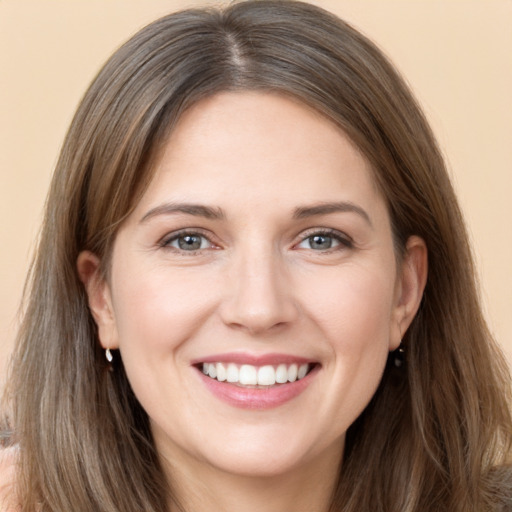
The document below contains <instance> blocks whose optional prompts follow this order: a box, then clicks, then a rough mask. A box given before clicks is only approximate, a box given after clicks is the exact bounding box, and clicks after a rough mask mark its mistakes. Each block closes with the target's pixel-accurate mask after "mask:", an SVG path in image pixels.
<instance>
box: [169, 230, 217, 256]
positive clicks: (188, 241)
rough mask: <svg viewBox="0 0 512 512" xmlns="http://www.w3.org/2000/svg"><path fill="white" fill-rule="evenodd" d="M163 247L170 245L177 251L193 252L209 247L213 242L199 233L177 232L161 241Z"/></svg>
mask: <svg viewBox="0 0 512 512" xmlns="http://www.w3.org/2000/svg"><path fill="white" fill-rule="evenodd" d="M161 245H162V246H163V247H172V248H174V249H178V250H179V251H187V252H194V251H200V250H202V249H209V248H211V247H212V246H213V244H212V243H211V242H210V240H208V238H206V237H205V236H204V235H201V234H200V233H178V234H174V235H171V236H170V237H168V238H166V239H165V240H163V241H162V243H161Z"/></svg>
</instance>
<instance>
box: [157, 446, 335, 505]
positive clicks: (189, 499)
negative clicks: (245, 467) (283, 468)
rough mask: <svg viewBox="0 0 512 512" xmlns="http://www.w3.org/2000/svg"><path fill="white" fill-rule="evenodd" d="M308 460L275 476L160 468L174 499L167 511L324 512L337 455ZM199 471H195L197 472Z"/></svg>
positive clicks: (330, 492) (217, 470)
mask: <svg viewBox="0 0 512 512" xmlns="http://www.w3.org/2000/svg"><path fill="white" fill-rule="evenodd" d="M330 451H331V453H327V454H322V455H321V456H320V457H317V458H316V459H314V460H310V461H308V463H307V464H305V465H304V466H305V467H300V468H299V469H298V470H293V471H289V472H286V473H284V474H278V475H275V474H273V475H265V476H246V475H236V474H232V473H228V472H224V471H221V470H219V469H218V468H213V467H212V466H206V467H205V466H204V465H202V464H201V463H199V462H198V463H197V464H198V465H200V466H201V467H200V468H199V467H190V466H188V467H184V466H183V465H181V464H177V463H176V464H173V465H172V466H171V465H170V464H169V463H164V464H165V466H166V471H167V474H168V475H169V478H170V481H171V482H172V489H173V491H174V495H175V498H177V502H178V503H179V504H180V505H179V506H178V505H176V504H171V505H170V506H169V510H170V511H171V512H210V511H211V512H214V511H215V512H217V511H218V510H222V511H223V512H239V511H240V510H243V511H244V512H261V510H265V512H311V511H312V510H314V511H315V512H328V510H329V508H330V502H331V497H332V494H333V492H334V487H335V485H336V481H337V477H338V470H339V461H340V459H341V451H340V450H337V449H333V447H331V450H330ZM198 469H199V470H198Z"/></svg>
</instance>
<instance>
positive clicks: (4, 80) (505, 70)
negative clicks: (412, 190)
mask: <svg viewBox="0 0 512 512" xmlns="http://www.w3.org/2000/svg"><path fill="white" fill-rule="evenodd" d="M205 3H210V4H219V3H220V2H204V1H203V2H194V1H193V0H192V1H182V0H0V219H1V220H0V240H1V245H0V381H1V377H2V374H3V371H2V365H4V364H5V361H6V358H7V354H8V353H9V350H10V347H11V346H12V343H13V338H14V332H15V329H16V310H17V305H18V302H19V300H20V296H21V290H22V286H23V280H24V276H25V273H26V271H27V267H28V264H29V259H30V258H29V255H30V253H31V251H32V249H33V247H34V239H35V237H36V235H37V231H38V226H39V222H40V217H41V211H42V207H43V202H44V198H45V194H46V189H47V186H48V182H49V179H50V174H51V171H52V167H53V166H54V164H55V161H56V157H57V153H58V150H59V146H60V144H61V141H62V139H63V136H64V133H65V130H66V128H67V125H68V124H69V122H70V119H71V116H72V113H73V111H74V109H75V107H76V105H77V102H78V100H79V98H80V97H81V95H82V93H83V92H84V90H85V88H86V86H87V84H88V83H89V81H90V80H91V79H92V78H93V76H94V75H95V73H96V71H97V70H98V68H99V66H100V65H101V64H102V63H103V61H104V60H105V59H106V58H107V57H108V56H109V54H110V53H111V52H112V51H113V50H114V49H115V48H116V47H117V46H119V45H120V44H121V43H122V42H123V41H124V40H125V39H127V38H128V37H129V36H130V35H131V34H133V33H134V32H135V31H136V30H137V29H139V28H140V27H142V26H143V25H145V24H146V23H148V22H150V21H152V20H153V19H155V18H156V17H158V16H160V15H163V14H166V13H168V12H170V11H173V10H176V9H178V8H181V7H184V6H191V5H201V4H203V5H204V4H205ZM314 3H317V4H318V5H321V6H323V7H326V8H328V9H330V10H332V11H334V12H336V13H337V14H339V15H341V16H342V17H344V18H345V19H347V20H349V21H351V22H352V23H353V24H354V25H355V26H357V27H358V28H360V29H361V30H362V31H363V32H364V33H366V34H367V35H370V37H371V38H372V39H373V40H375V41H377V42H378V43H379V45H380V46H381V47H382V48H383V49H384V50H385V51H386V52H387V53H388V55H390V56H391V58H392V60H393V61H394V62H395V64H396V65H397V66H398V67H399V69H400V70H401V71H402V72H403V73H404V74H405V76H406V77H407V79H408V80H409V82H410V84H411V85H412V87H413V89H414V90H415V91H416V93H417V95H418V97H419V99H420V101H421V103H422V104H423V106H424V108H425V110H426V112H427V115H428V116H429V118H430V119H431V122H432V124H433V127H434V130H435V131H436V133H437V136H438V138H439V141H440V143H441V146H442V147H443V150H444V151H445V154H446V155H447V159H448V162H449V166H450V169H451V171H452V174H453V179H454V182H455V185H456V188H457V190H458V192H459V196H460V199H461V202H462V206H463V209H464V211H465V214H466V218H467V220H468V223H469V227H470V231H471V235H472V238H473V241H474V246H475V255H476V258H477V263H478V268H479V272H480V276H481V279H482V289H483V296H484V301H485V307H486V313H487V315H488V318H489V321H490V324H491V327H492V329H493V331H494V332H495V334H496V336H497V338H498V339H499V340H500V342H501V344H502V346H503V348H504V350H505V352H506V353H507V356H508V358H509V361H512V271H511V267H512V226H511V224H512V201H511V200H510V196H511V193H512V172H511V171H512V141H511V135H512V100H511V98H512V58H511V53H512V29H511V27H512V0H373V1H372V0H323V1H322V0H318V1H316V2H314Z"/></svg>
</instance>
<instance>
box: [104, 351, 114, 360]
mask: <svg viewBox="0 0 512 512" xmlns="http://www.w3.org/2000/svg"><path fill="white" fill-rule="evenodd" d="M105 357H106V358H107V361H108V362H109V363H111V362H112V361H113V360H114V356H113V355H112V352H110V349H109V348H107V349H106V350H105Z"/></svg>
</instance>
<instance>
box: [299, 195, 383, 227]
mask: <svg viewBox="0 0 512 512" xmlns="http://www.w3.org/2000/svg"><path fill="white" fill-rule="evenodd" d="M339 212H350V213H356V214H357V215H359V216H361V217H362V218H363V219H364V220H365V221H366V222H367V223H368V224H369V225H370V226H371V227H373V224H372V221H371V219H370V216H369V215H368V213H367V212H366V211H365V210H364V209H363V208H361V207H360V206H357V205H356V204H354V203H351V202H349V201H339V202H334V203H319V204H314V205H311V206H302V207H299V208H296V209H295V211H294V213H293V218H294V219H305V218H307V217H314V216H316V215H327V214H330V213H339Z"/></svg>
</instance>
